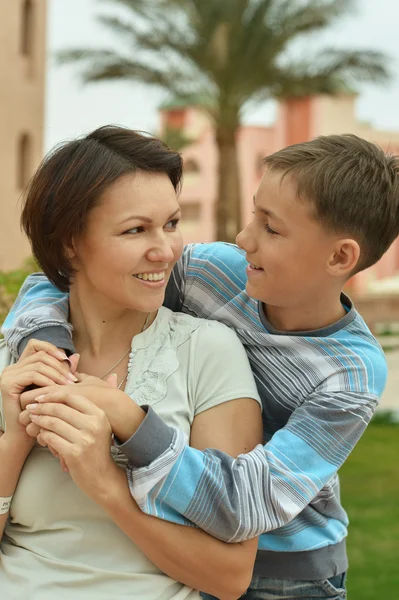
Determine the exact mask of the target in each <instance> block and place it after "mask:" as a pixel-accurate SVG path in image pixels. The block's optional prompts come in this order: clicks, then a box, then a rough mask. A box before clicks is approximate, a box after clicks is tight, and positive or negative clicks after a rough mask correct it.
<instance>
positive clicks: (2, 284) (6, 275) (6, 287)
mask: <svg viewBox="0 0 399 600" xmlns="http://www.w3.org/2000/svg"><path fill="white" fill-rule="evenodd" d="M35 271H40V269H39V267H38V266H37V263H36V262H35V260H34V259H33V258H32V257H31V258H28V259H27V260H26V261H25V262H24V264H23V266H22V267H21V268H20V269H18V270H16V271H8V272H3V271H0V325H1V324H2V323H3V322H4V319H5V318H6V316H7V313H8V312H9V310H10V308H11V306H12V305H13V303H14V300H15V298H16V297H17V295H18V292H19V288H20V287H21V285H22V284H23V282H24V281H25V279H26V278H27V276H28V275H30V274H31V273H34V272H35Z"/></svg>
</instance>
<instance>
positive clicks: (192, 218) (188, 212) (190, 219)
mask: <svg viewBox="0 0 399 600" xmlns="http://www.w3.org/2000/svg"><path fill="white" fill-rule="evenodd" d="M180 208H181V220H182V224H183V225H199V224H200V221H201V203H200V202H187V203H185V202H183V203H182V204H181V206H180Z"/></svg>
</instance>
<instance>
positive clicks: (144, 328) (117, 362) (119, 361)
mask: <svg viewBox="0 0 399 600" xmlns="http://www.w3.org/2000/svg"><path fill="white" fill-rule="evenodd" d="M150 317H151V313H148V315H147V316H146V319H145V321H144V325H143V327H142V329H141V332H140V333H143V331H145V330H146V329H147V327H148V323H149V322H150ZM129 352H130V354H129ZM128 354H129V362H128V364H127V371H126V375H125V376H124V378H123V379H122V381H121V382H120V384H119V385H118V390H119V389H120V388H121V387H122V386H123V384H124V383H125V381H126V379H127V378H128V377H129V373H130V371H131V368H132V363H133V356H134V355H133V352H132V350H131V347H129V348H128V349H127V350H126V352H125V353H124V354H123V355H122V356H121V357H120V359H119V360H117V361H116V363H115V364H114V365H112V367H111V368H110V369H108V371H106V372H105V373H104V374H103V375H101V376H100V377H99V379H104V377H106V376H107V375H109V374H110V373H111V371H113V370H114V369H115V368H116V367H117V366H118V365H120V363H121V362H122V361H123V359H124V358H126V356H127V355H128Z"/></svg>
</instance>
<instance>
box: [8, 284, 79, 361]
mask: <svg viewBox="0 0 399 600" xmlns="http://www.w3.org/2000/svg"><path fill="white" fill-rule="evenodd" d="M1 332H2V333H3V335H4V337H5V339H6V341H7V345H8V347H9V349H10V351H11V353H12V354H13V356H14V357H15V358H18V357H19V355H20V354H21V353H22V352H23V350H24V348H25V346H26V344H27V343H28V341H29V339H31V338H36V339H41V340H46V341H48V342H52V343H53V344H54V345H55V346H57V347H59V348H64V349H65V350H67V351H69V352H74V347H73V343H72V326H71V325H70V324H69V323H68V295H67V294H65V293H63V292H61V291H60V290H59V289H57V288H56V287H55V286H53V285H52V284H51V283H50V282H49V280H48V279H47V277H46V276H45V275H44V274H43V273H34V274H33V275H29V277H28V278H27V279H26V280H25V282H24V284H23V285H22V287H21V289H20V292H19V294H18V297H17V299H16V301H15V303H14V306H13V307H12V308H11V311H10V312H9V314H8V315H7V318H6V320H5V322H4V325H3V327H2V329H1Z"/></svg>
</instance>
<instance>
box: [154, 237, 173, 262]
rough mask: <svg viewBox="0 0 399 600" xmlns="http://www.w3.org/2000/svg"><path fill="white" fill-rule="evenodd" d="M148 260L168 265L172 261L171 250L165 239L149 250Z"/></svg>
mask: <svg viewBox="0 0 399 600" xmlns="http://www.w3.org/2000/svg"><path fill="white" fill-rule="evenodd" d="M148 258H149V259H150V260H152V261H153V262H162V263H170V262H172V261H173V260H174V252H173V248H172V246H171V244H170V243H169V242H168V241H167V240H166V239H161V240H159V241H157V243H156V244H154V246H153V247H152V248H151V249H150V250H149V252H148Z"/></svg>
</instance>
